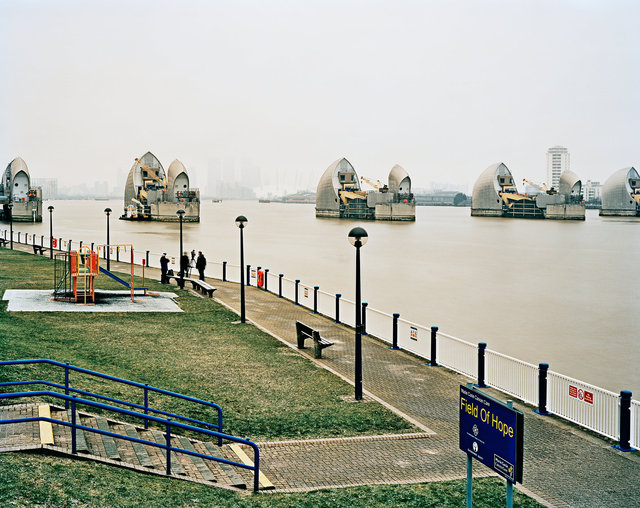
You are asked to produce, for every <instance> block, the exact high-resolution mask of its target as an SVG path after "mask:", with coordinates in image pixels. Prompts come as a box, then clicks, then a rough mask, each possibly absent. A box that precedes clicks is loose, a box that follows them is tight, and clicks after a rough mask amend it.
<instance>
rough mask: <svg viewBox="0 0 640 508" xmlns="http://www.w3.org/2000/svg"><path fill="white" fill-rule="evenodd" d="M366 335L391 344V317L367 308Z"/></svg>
mask: <svg viewBox="0 0 640 508" xmlns="http://www.w3.org/2000/svg"><path fill="white" fill-rule="evenodd" d="M366 318H367V334H369V335H373V336H374V337H377V338H379V339H381V340H383V341H385V342H388V343H389V344H391V341H392V339H393V316H391V314H387V313H385V312H380V311H379V310H375V309H370V308H368V307H367V312H366Z"/></svg>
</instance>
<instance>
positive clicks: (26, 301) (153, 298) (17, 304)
mask: <svg viewBox="0 0 640 508" xmlns="http://www.w3.org/2000/svg"><path fill="white" fill-rule="evenodd" d="M177 296H178V295H176V294H175V293H169V292H161V293H153V294H148V295H147V296H144V293H143V292H142V291H140V292H138V291H136V292H135V293H134V299H135V301H134V302H132V301H131V292H130V291H96V303H95V304H93V303H89V304H87V305H84V304H82V303H73V302H62V301H55V300H54V299H53V292H52V291H51V290H47V289H45V290H30V289H7V290H6V291H5V293H4V295H3V297H2V299H3V300H8V301H9V304H8V306H7V310H8V311H9V312H183V311H182V309H181V308H180V307H179V306H178V304H176V302H175V301H174V300H173V299H174V298H177Z"/></svg>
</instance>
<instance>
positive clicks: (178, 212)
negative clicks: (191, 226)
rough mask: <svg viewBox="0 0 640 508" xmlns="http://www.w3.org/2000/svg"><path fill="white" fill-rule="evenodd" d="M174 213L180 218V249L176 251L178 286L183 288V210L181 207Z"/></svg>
mask: <svg viewBox="0 0 640 508" xmlns="http://www.w3.org/2000/svg"><path fill="white" fill-rule="evenodd" d="M176 213H177V214H178V218H179V220H180V250H179V251H178V259H179V260H180V287H181V288H184V268H183V267H182V217H183V216H184V214H185V211H184V210H183V209H182V208H181V209H180V210H178V211H177V212H176Z"/></svg>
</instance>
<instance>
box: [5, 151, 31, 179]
mask: <svg viewBox="0 0 640 508" xmlns="http://www.w3.org/2000/svg"><path fill="white" fill-rule="evenodd" d="M20 171H24V172H25V173H26V175H27V177H28V178H29V168H28V167H27V163H26V162H25V161H23V160H22V158H21V157H16V158H15V159H13V160H12V161H11V162H10V163H9V165H8V166H7V169H6V170H5V172H4V177H3V180H5V179H8V180H9V181H10V182H12V181H13V179H14V178H15V177H16V175H17V174H18V173H20Z"/></svg>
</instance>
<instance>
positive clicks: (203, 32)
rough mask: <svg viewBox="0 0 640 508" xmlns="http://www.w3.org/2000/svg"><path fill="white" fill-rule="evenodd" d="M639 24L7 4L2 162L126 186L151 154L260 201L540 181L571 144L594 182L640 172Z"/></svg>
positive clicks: (0, 1) (356, 8) (542, 13)
mask: <svg viewBox="0 0 640 508" xmlns="http://www.w3.org/2000/svg"><path fill="white" fill-rule="evenodd" d="M639 18H640V4H638V3H637V2H633V1H631V0H620V1H614V2H601V1H590V0H584V1H581V2H575V1H572V0H557V1H551V0H539V1H535V2H533V1H529V0H522V1H518V2H513V1H509V0H495V1H485V2H482V1H481V2H478V1H475V0H458V1H456V2H445V1H426V2H414V1H411V0H400V1H398V2H393V3H392V2H390V1H385V0H381V1H373V2H371V1H364V0H354V1H350V2H338V1H333V0H329V1H322V2H317V1H316V2H314V1H310V2H299V3H291V2H286V1H282V0H274V1H273V2H269V3H263V2H257V1H246V0H238V1H237V2H232V3H220V2H206V1H204V0H185V1H184V2H180V3H176V2H169V1H167V0H157V1H151V0H131V1H124V0H113V1H110V2H108V3H107V2H105V1H104V0H96V1H95V2H81V1H80V0H69V1H67V2H47V1H45V0H32V1H30V2H12V1H7V0H0V41H1V43H0V64H1V65H2V68H3V70H4V74H5V76H6V77H7V79H3V80H2V81H0V107H1V108H2V111H3V115H2V116H1V117H0V158H1V159H0V164H4V165H5V166H6V165H7V164H8V163H9V162H10V161H11V160H13V159H14V158H15V157H18V156H20V157H22V158H23V159H24V160H25V162H26V163H27V165H28V167H29V169H30V173H31V176H32V177H33V178H58V180H59V191H60V192H62V191H63V190H64V189H66V188H71V187H75V186H82V185H84V183H83V181H86V182H87V183H86V185H88V186H91V185H92V182H93V181H95V180H98V181H101V182H102V181H106V182H107V183H108V185H109V187H110V188H124V183H125V182H124V178H126V174H127V172H128V170H129V168H130V167H131V165H132V164H133V160H134V158H135V157H140V156H141V155H142V154H144V153H145V152H146V151H151V152H153V153H154V154H155V155H156V156H157V157H158V158H159V159H160V160H162V161H163V163H164V164H165V165H168V164H169V163H170V162H171V161H172V160H173V159H176V158H177V159H179V160H180V161H182V163H183V164H184V165H185V166H186V168H187V170H188V171H189V172H190V173H191V174H192V181H193V184H194V186H197V187H200V188H202V189H203V190H206V189H208V188H213V187H214V186H215V185H217V183H216V182H222V183H224V184H225V185H233V184H239V185H241V186H247V187H252V188H255V189H257V193H262V194H267V193H269V192H278V193H284V192H287V191H291V192H295V191H296V190H302V189H314V188H315V185H316V183H317V181H318V180H319V178H320V176H321V175H322V173H323V172H324V170H325V169H326V168H327V167H328V166H329V165H330V164H331V163H332V162H333V161H335V160H337V159H340V158H342V157H346V158H347V159H348V160H349V161H350V162H351V163H352V164H353V166H354V167H355V168H356V170H357V171H358V173H359V174H361V175H366V176H368V177H370V178H373V179H380V180H383V179H384V178H385V177H386V175H387V174H388V172H389V170H390V169H391V168H392V167H393V166H394V165H395V164H400V165H401V166H402V167H404V168H405V169H406V170H407V171H408V172H409V174H410V175H411V178H412V181H413V185H414V186H415V187H416V188H428V187H429V186H430V185H431V183H430V182H446V183H448V184H451V185H458V186H466V188H467V191H470V189H471V187H472V186H473V183H474V181H475V179H476V178H477V176H478V175H479V174H480V173H481V172H482V171H483V170H484V169H485V168H487V167H488V166H489V165H491V164H493V163H496V162H504V163H505V164H506V165H507V166H508V167H509V168H510V170H511V171H512V172H513V174H514V178H515V179H516V181H518V182H521V181H522V178H527V179H530V180H532V181H537V182H541V181H544V179H545V175H546V164H545V152H546V150H547V149H548V148H549V147H551V146H554V145H561V146H566V147H568V148H569V150H570V151H571V165H572V170H573V171H574V172H575V173H576V174H577V175H578V176H579V177H580V178H581V179H583V180H585V181H586V180H593V181H601V182H603V181H605V180H606V178H607V177H608V176H609V175H610V174H612V173H613V172H615V171H616V170H618V169H620V168H622V167H627V166H638V165H640V145H639V144H638V142H637V140H638V139H639V137H640V120H639V119H640V96H639V95H640V94H638V93H637V91H636V89H637V84H638V83H639V82H640V52H638V51H637V48H638V47H640V33H639V32H638V30H637V27H636V25H637V19H639ZM52 20H55V22H52ZM25 34H28V37H25Z"/></svg>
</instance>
